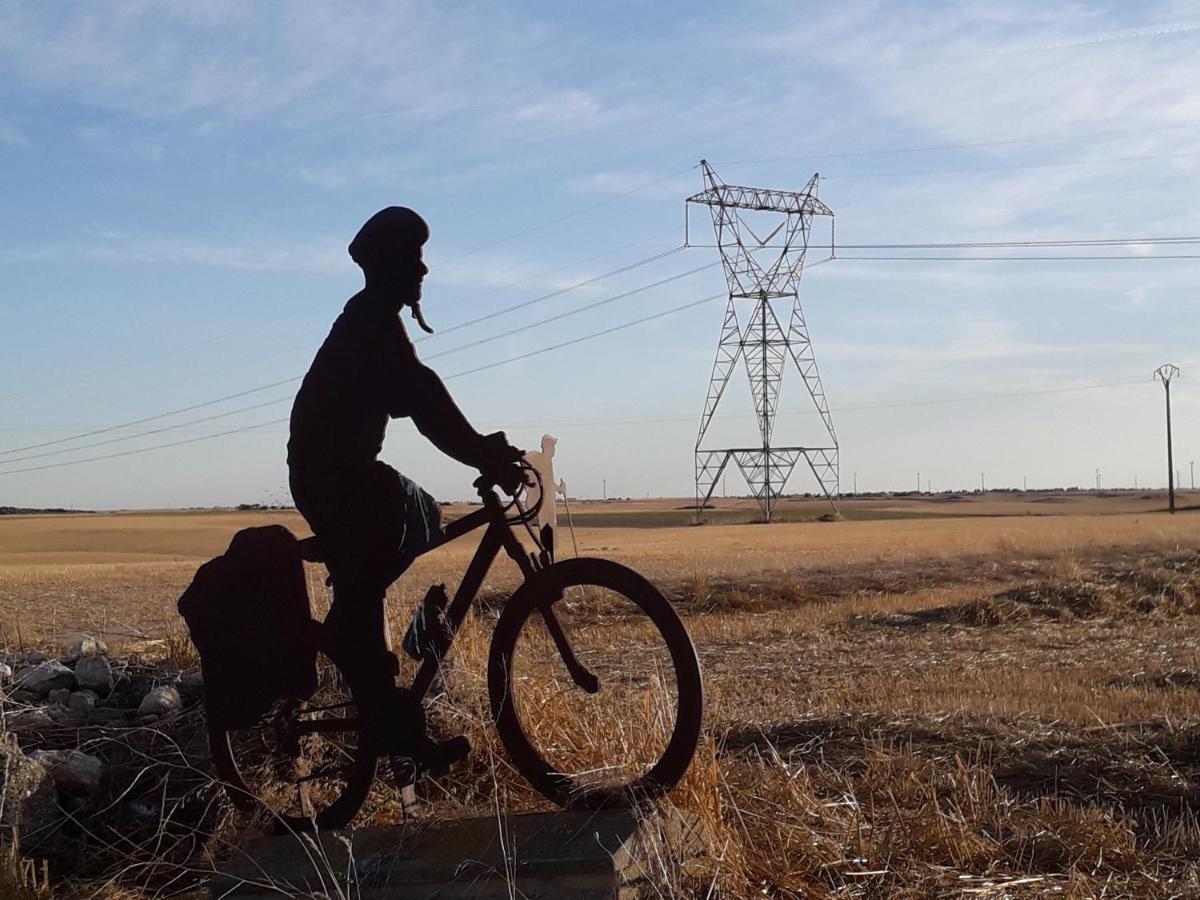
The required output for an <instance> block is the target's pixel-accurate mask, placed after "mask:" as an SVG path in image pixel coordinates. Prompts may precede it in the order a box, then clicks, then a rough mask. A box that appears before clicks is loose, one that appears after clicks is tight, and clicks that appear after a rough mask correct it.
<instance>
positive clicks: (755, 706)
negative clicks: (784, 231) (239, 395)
mask: <svg viewBox="0 0 1200 900" xmlns="http://www.w3.org/2000/svg"><path fill="white" fill-rule="evenodd" d="M1162 499H1163V498H1162V497H1161V496H1158V497H1155V496H1148V495H1132V494H1131V495H1124V496H1106V497H1094V496H1087V495H1061V496H1060V495H1028V496H1017V495H996V496H993V495H988V496H987V497H983V498H981V497H978V496H974V497H972V496H970V495H968V496H967V497H965V498H961V499H933V498H928V499H912V500H908V499H903V498H901V499H879V500H860V501H850V502H847V503H845V504H844V511H845V513H846V515H847V519H846V520H845V521H840V522H815V521H808V522H785V523H780V524H774V525H770V526H762V525H751V524H710V525H707V526H704V527H699V528H692V527H686V526H683V525H678V526H663V525H661V524H660V523H661V522H662V521H663V520H664V517H666V520H668V521H675V519H674V518H671V517H677V514H678V513H679V509H678V507H680V506H682V505H683V501H679V502H677V503H667V502H664V501H657V502H655V501H636V502H627V503H606V504H601V503H592V504H575V505H573V514H574V519H575V523H576V526H577V534H576V538H577V540H578V543H579V549H580V552H581V553H583V554H585V555H596V556H604V557H608V558H611V559H616V560H619V561H622V562H625V563H627V564H629V565H631V566H633V567H634V568H636V569H638V570H639V571H641V572H643V573H644V574H646V575H647V576H648V577H650V578H651V580H653V581H655V582H656V583H657V584H658V585H659V586H660V587H662V588H663V590H664V591H665V592H667V593H668V595H669V596H671V597H672V599H673V600H674V601H675V602H676V604H677V606H678V608H679V609H680V611H681V613H682V614H683V615H684V617H685V620H686V622H687V624H688V626H689V629H690V631H691V633H692V635H693V638H694V640H695V642H696V645H697V648H698V650H699V653H700V656H701V660H702V663H703V666H704V670H705V678H706V690H707V701H708V708H707V725H706V738H705V741H704V744H703V746H702V747H701V751H700V753H699V755H698V758H697V761H696V763H695V765H694V767H693V770H692V772H691V773H690V774H689V776H688V778H687V779H686V780H685V782H684V784H682V785H681V786H680V788H679V789H678V790H677V791H676V793H675V795H674V797H673V802H675V803H677V804H678V805H680V806H682V807H684V808H687V809H689V810H691V811H692V812H693V813H695V814H696V815H697V816H698V817H699V819H700V821H701V822H702V823H703V827H704V835H705V840H706V842H707V845H708V847H709V853H708V856H707V857H706V858H705V859H702V860H700V861H699V862H696V861H692V862H690V863H688V864H686V865H678V866H674V867H673V866H671V865H669V864H668V863H666V862H664V863H663V866H662V871H661V872H659V873H658V874H657V876H656V879H657V880H656V882H655V884H656V888H655V889H656V890H658V891H660V892H661V893H662V894H663V895H675V896H693V895H694V896H714V897H717V896H725V897H743V896H745V897H748V896H787V897H808V896H872V897H882V896H913V897H917V896H921V897H924V896H962V895H975V894H978V895H989V896H1040V895H1044V894H1046V893H1051V892H1053V893H1056V894H1063V895H1067V896H1081V897H1082V896H1097V895H1100V894H1102V893H1103V894H1104V895H1106V896H1164V897H1167V896H1198V895H1200V869H1198V867H1197V863H1196V860H1197V859H1198V858H1200V826H1198V824H1197V822H1196V817H1195V811H1196V810H1197V809H1198V808H1200V792H1198V790H1197V779H1200V641H1197V637H1196V631H1197V626H1198V625H1200V517H1198V516H1197V515H1196V513H1193V512H1190V511H1184V512H1181V513H1180V514H1178V515H1176V516H1167V515H1165V514H1164V513H1162V512H1161V511H1160V510H1161V508H1162V506H1163V503H1162ZM1189 499H1190V498H1186V497H1185V498H1184V499H1183V500H1181V504H1183V505H1187V503H1188V500H1189ZM744 510H745V504H739V503H737V502H728V503H722V504H719V509H718V512H724V513H726V514H727V515H739V514H741V511H744ZM462 511H463V510H462V509H454V508H452V509H450V510H448V514H449V515H457V514H461V512H462ZM820 511H821V510H820V509H819V507H818V505H816V504H809V505H807V506H806V505H805V504H803V503H796V504H794V505H793V508H792V509H791V510H788V511H786V512H790V513H791V514H792V515H793V516H799V515H810V514H813V515H815V514H819V512H820ZM713 518H714V519H716V520H717V521H721V517H720V515H714V517H713ZM275 521H279V522H283V523H284V524H285V525H287V526H288V527H290V528H292V529H293V530H295V531H297V533H304V532H305V529H304V528H303V523H302V522H301V521H300V520H299V519H298V518H297V517H296V516H295V515H294V514H290V513H233V512H194V513H121V514H108V515H94V516H83V515H81V516H56V517H53V516H46V517H12V518H3V519H0V627H2V628H3V631H4V635H5V638H6V639H7V641H8V643H9V644H10V645H12V644H13V643H15V642H23V643H26V644H38V643H47V642H48V643H51V644H54V643H60V642H63V641H65V640H68V639H69V638H70V637H72V636H74V635H76V634H78V633H81V632H90V633H94V632H101V633H103V635H104V636H105V638H106V639H107V640H108V641H109V642H110V644H113V645H114V649H115V650H117V649H118V648H119V647H120V646H121V645H122V644H123V643H128V644H129V645H130V646H135V645H136V646H137V647H138V648H139V649H140V652H143V653H146V652H151V653H152V652H153V648H154V647H155V646H156V645H155V644H154V643H153V639H156V638H161V637H163V636H164V635H168V634H169V632H170V631H171V629H172V627H173V626H172V623H174V622H175V614H174V603H175V600H176V598H177V596H178V594H179V593H180V591H181V590H182V588H183V587H184V586H185V585H186V584H187V582H188V579H189V577H190V575H191V573H192V571H194V569H195V567H196V565H197V564H198V563H199V562H200V561H202V560H204V559H206V558H208V557H209V556H212V555H214V554H216V553H219V552H220V551H221V550H222V549H223V548H224V546H225V545H226V544H227V543H228V540H229V538H230V537H231V536H232V534H233V533H234V532H235V531H236V530H237V529H239V528H242V527H246V526H248V525H253V524H262V523H264V522H275ZM560 524H562V525H565V518H564V520H563V521H562V522H561V523H560ZM560 541H561V543H562V550H563V552H565V553H566V554H567V555H570V554H571V552H572V550H571V542H570V536H569V534H568V533H567V531H566V529H565V528H564V529H563V531H562V533H561V536H560ZM473 549H474V547H473V544H472V543H471V542H470V541H469V540H468V541H462V542H460V545H459V546H454V545H452V546H450V547H447V548H443V549H442V550H440V551H438V552H437V553H435V554H431V555H430V556H429V557H427V558H425V559H423V560H421V561H420V562H419V563H418V564H417V565H416V566H415V567H414V568H413V569H412V570H410V572H409V573H408V574H407V575H406V576H405V578H404V579H403V581H402V583H401V584H399V585H397V586H395V587H394V588H393V591H392V599H393V603H392V615H393V619H394V628H396V629H402V628H403V626H404V623H405V621H406V620H407V616H408V611H409V610H410V609H411V604H412V602H413V601H414V600H415V599H416V598H417V597H418V596H419V595H420V594H421V593H422V592H423V591H424V588H425V586H427V585H428V584H429V583H431V582H433V581H447V582H449V583H451V585H453V583H455V582H456V581H457V578H458V576H459V575H460V574H461V571H462V569H463V568H464V567H465V564H466V562H467V560H468V558H469V556H470V553H471V551H472V550H473ZM512 572H513V570H512V567H511V566H510V565H508V564H506V563H505V561H504V560H501V561H500V563H499V564H498V565H497V568H496V570H495V571H494V573H493V576H492V577H491V578H490V579H489V583H488V585H487V586H486V591H487V593H489V594H491V595H495V596H503V595H504V594H505V592H506V591H507V590H508V589H510V588H511V587H512V586H513V584H515V579H514V577H513V574H512ZM311 575H312V577H311V578H310V585H311V588H312V591H313V593H314V596H315V597H316V599H317V602H318V604H321V603H324V602H327V594H326V591H325V588H324V586H323V584H322V583H321V578H320V572H319V570H318V569H317V568H316V567H313V569H312V572H311ZM477 630H479V629H477ZM147 638H149V639H151V641H150V643H147V640H146V639H147ZM468 638H469V639H468V640H465V641H463V642H462V645H461V647H460V646H458V645H456V651H458V652H459V653H460V657H461V658H460V660H459V663H458V664H457V665H456V668H455V679H456V680H458V682H460V684H459V687H460V689H461V697H460V698H459V700H458V701H455V700H454V699H453V698H454V697H455V696H456V691H455V690H452V691H451V702H452V706H451V707H450V708H446V709H443V710H441V711H440V714H441V715H442V716H444V717H448V718H449V719H452V720H453V721H454V722H455V723H456V727H458V728H460V729H463V730H465V731H466V732H467V733H468V734H469V735H470V737H471V738H472V741H473V743H474V745H475V746H476V748H477V752H476V758H477V759H479V760H493V769H492V770H491V776H494V775H495V768H494V760H495V759H496V758H497V756H498V755H502V753H503V751H502V749H500V748H499V747H498V745H497V743H496V740H495V738H494V736H493V735H492V734H491V730H490V728H489V727H488V724H487V721H486V718H487V716H486V707H485V701H484V700H483V699H482V697H481V694H480V685H481V683H482V676H483V672H482V667H483V663H484V659H485V655H486V634H483V633H478V634H475V635H473V636H471V635H468ZM147 648H150V649H149V650H148V649H147ZM454 702H458V704H459V705H458V706H457V707H455V706H453V703H454ZM472 765H473V766H475V768H470V769H468V770H467V771H466V772H465V773H459V775H458V776H456V778H457V780H455V779H451V780H450V782H449V783H448V785H447V786H445V790H442V789H441V788H439V789H438V790H439V793H437V794H431V795H430V799H431V800H433V798H434V797H436V798H437V802H435V803H433V805H434V806H435V807H438V808H442V809H444V810H445V811H446V814H452V815H461V814H469V813H484V814H486V813H488V812H489V811H493V812H494V810H495V809H496V808H497V807H498V806H503V807H505V808H509V809H513V810H516V809H524V808H535V807H536V806H537V803H538V801H537V799H536V798H534V797H531V796H529V792H527V791H524V792H523V791H522V790H521V789H520V787H519V785H512V784H505V782H504V779H503V778H501V779H498V780H497V779H496V778H494V777H491V776H489V777H488V778H484V777H483V770H481V769H479V768H478V767H479V766H484V765H485V763H483V762H478V763H473V764H472ZM488 785H490V787H489V786H488ZM386 806H387V804H386V798H383V799H379V798H377V801H376V802H374V803H373V804H372V805H371V807H370V808H369V813H368V818H370V817H372V816H373V817H376V818H377V819H378V820H381V821H383V820H390V819H389V816H393V815H394V811H392V812H390V813H389V812H388V811H387V810H386Z"/></svg>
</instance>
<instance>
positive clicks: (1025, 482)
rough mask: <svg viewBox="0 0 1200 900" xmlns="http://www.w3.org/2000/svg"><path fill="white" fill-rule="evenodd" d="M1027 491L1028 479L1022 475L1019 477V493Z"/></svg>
mask: <svg viewBox="0 0 1200 900" xmlns="http://www.w3.org/2000/svg"><path fill="white" fill-rule="evenodd" d="M1028 490H1029V478H1028V477H1027V476H1025V475H1022V476H1021V492H1022V493H1024V492H1025V491H1028Z"/></svg>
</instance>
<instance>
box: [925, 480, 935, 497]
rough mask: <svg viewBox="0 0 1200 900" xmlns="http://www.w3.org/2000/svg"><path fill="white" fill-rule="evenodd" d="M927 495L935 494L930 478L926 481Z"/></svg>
mask: <svg viewBox="0 0 1200 900" xmlns="http://www.w3.org/2000/svg"><path fill="white" fill-rule="evenodd" d="M925 493H927V494H932V493H933V482H932V481H930V480H929V478H928V477H926V479H925Z"/></svg>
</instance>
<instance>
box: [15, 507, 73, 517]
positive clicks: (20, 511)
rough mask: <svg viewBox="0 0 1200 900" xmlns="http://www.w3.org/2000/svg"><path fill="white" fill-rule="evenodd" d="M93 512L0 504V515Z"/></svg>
mask: <svg viewBox="0 0 1200 900" xmlns="http://www.w3.org/2000/svg"><path fill="white" fill-rule="evenodd" d="M81 512H94V510H90V509H63V508H62V507H60V506H52V507H47V508H46V509H34V508H27V507H24V506H0V516H28V515H31V514H33V513H81Z"/></svg>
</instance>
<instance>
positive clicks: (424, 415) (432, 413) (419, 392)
mask: <svg viewBox="0 0 1200 900" xmlns="http://www.w3.org/2000/svg"><path fill="white" fill-rule="evenodd" d="M410 377H411V378H412V381H411V388H412V390H411V395H410V397H409V415H410V416H411V417H412V420H413V424H415V425H416V426H417V430H418V431H420V432H421V434H423V435H425V437H427V438H428V439H429V440H430V442H431V443H432V444H433V445H434V446H435V447H437V448H438V449H439V450H441V451H442V452H443V453H445V454H446V455H447V456H451V457H453V458H454V459H457V460H458V461H459V462H461V463H463V464H465V465H468V466H471V467H473V468H476V469H482V468H484V467H485V466H486V465H488V464H489V462H490V460H488V459H487V453H486V444H485V440H484V437H483V435H481V434H480V433H479V432H478V431H476V430H475V429H474V428H472V427H471V423H470V422H468V421H467V417H466V416H464V415H463V413H462V410H460V409H459V408H458V404H456V403H455V402H454V398H453V397H451V396H450V392H449V391H448V390H446V385H445V384H444V383H443V382H442V379H441V378H440V377H438V374H437V372H435V371H433V369H431V368H429V366H427V365H425V364H424V363H421V362H417V363H416V364H415V365H413V366H412V368H411V369H410Z"/></svg>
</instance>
